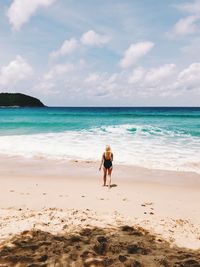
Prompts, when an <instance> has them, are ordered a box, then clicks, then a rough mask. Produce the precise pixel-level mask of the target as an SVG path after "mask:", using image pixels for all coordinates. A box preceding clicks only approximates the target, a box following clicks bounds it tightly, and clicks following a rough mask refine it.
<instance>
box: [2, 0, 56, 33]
mask: <svg viewBox="0 0 200 267" xmlns="http://www.w3.org/2000/svg"><path fill="white" fill-rule="evenodd" d="M55 1H56V0H31V1H27V0H13V2H12V4H11V5H10V7H9V9H8V11H7V16H8V19H9V22H10V24H11V25H12V26H13V28H14V29H15V30H19V29H20V28H21V26H22V25H23V24H24V23H26V22H28V21H29V19H30V17H31V16H32V15H33V14H34V13H35V12H36V11H37V9H38V8H40V7H48V6H50V5H51V4H53V2H55Z"/></svg>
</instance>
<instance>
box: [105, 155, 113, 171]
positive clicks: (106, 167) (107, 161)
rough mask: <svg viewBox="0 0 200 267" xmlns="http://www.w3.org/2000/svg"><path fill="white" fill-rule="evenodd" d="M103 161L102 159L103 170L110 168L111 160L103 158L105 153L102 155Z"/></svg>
mask: <svg viewBox="0 0 200 267" xmlns="http://www.w3.org/2000/svg"><path fill="white" fill-rule="evenodd" d="M112 158H113V154H111V159H112ZM103 159H104V162H103V166H104V168H105V169H110V168H112V160H110V159H106V157H105V153H104V154H103Z"/></svg>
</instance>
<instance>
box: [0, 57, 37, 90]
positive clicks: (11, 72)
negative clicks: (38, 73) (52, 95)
mask: <svg viewBox="0 0 200 267" xmlns="http://www.w3.org/2000/svg"><path fill="white" fill-rule="evenodd" d="M32 73H33V69H32V67H31V66H30V65H29V64H28V63H27V62H26V60H25V59H24V58H22V57H21V56H20V55H18V56H16V59H15V60H13V61H11V62H10V63H9V64H8V65H7V66H3V67H2V68H1V70H0V84H1V85H2V86H8V85H14V84H16V83H17V82H19V81H22V80H26V79H28V78H29V76H30V75H32Z"/></svg>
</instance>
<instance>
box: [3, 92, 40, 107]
mask: <svg viewBox="0 0 200 267" xmlns="http://www.w3.org/2000/svg"><path fill="white" fill-rule="evenodd" d="M0 106H1V107H45V105H44V104H43V103H42V102H41V101H40V100H39V99H37V98H35V97H32V96H29V95H24V94H21V93H0Z"/></svg>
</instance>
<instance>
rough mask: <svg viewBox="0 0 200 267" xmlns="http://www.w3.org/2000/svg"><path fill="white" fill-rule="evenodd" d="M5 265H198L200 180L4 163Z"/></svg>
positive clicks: (1, 230)
mask: <svg viewBox="0 0 200 267" xmlns="http://www.w3.org/2000/svg"><path fill="white" fill-rule="evenodd" d="M1 165H2V166H1V169H0V183H1V189H0V190H1V192H0V193H1V194H0V203H1V204H0V266H1V267H3V266H77V267H78V266H133V267H134V266H144V267H151V266H155V267H157V266H169V267H171V266H173V267H175V266H177V267H197V266H200V256H199V255H200V208H199V203H200V194H199V190H200V177H199V175H197V174H194V173H181V172H169V171H158V170H147V169H141V168H136V167H131V166H115V168H114V172H113V179H112V188H111V189H108V187H102V173H100V172H98V163H95V162H64V161H50V160H44V159H34V160H29V159H23V160H22V159H21V158H5V157H4V158H3V157H2V158H1Z"/></svg>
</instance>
